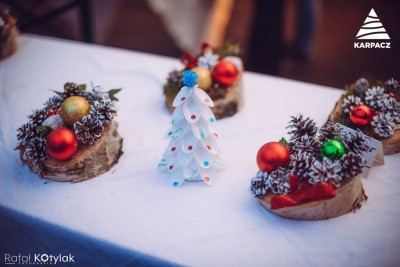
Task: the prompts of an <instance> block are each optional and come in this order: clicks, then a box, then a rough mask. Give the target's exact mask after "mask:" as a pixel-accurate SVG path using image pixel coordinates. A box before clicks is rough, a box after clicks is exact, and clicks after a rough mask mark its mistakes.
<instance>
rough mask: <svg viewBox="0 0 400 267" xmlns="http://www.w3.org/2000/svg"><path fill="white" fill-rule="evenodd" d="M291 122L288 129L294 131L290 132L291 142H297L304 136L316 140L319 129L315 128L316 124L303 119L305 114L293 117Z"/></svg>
mask: <svg viewBox="0 0 400 267" xmlns="http://www.w3.org/2000/svg"><path fill="white" fill-rule="evenodd" d="M291 118H292V119H291V120H290V122H289V126H288V127H286V128H289V129H292V130H290V131H289V132H288V134H289V135H291V137H290V141H292V142H297V141H298V140H300V138H301V137H302V136H303V135H306V134H307V135H308V136H309V137H310V138H314V137H315V135H316V133H317V128H316V126H315V122H314V121H313V120H312V119H310V118H306V119H303V114H299V115H297V116H291Z"/></svg>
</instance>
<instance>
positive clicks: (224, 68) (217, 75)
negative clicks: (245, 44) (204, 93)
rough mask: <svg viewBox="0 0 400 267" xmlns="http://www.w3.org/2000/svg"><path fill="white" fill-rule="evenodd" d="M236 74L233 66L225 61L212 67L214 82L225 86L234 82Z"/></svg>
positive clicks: (237, 72) (236, 71)
mask: <svg viewBox="0 0 400 267" xmlns="http://www.w3.org/2000/svg"><path fill="white" fill-rule="evenodd" d="M238 74H239V71H238V70H237V68H236V66H235V64H233V63H232V62H230V61H227V60H221V61H219V62H218V63H217V64H216V65H215V66H214V69H213V72H212V76H213V78H214V80H216V81H217V82H218V83H220V84H222V85H225V86H230V85H232V84H233V83H234V82H235V80H236V78H237V76H238Z"/></svg>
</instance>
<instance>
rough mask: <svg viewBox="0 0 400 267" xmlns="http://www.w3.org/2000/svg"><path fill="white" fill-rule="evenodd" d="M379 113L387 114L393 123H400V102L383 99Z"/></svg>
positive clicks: (392, 99) (389, 98)
mask: <svg viewBox="0 0 400 267" xmlns="http://www.w3.org/2000/svg"><path fill="white" fill-rule="evenodd" d="M381 111H383V112H385V113H389V114H390V115H391V116H392V117H393V119H394V123H399V122H400V102H398V101H396V99H394V98H393V97H388V98H385V99H383V101H382V107H381Z"/></svg>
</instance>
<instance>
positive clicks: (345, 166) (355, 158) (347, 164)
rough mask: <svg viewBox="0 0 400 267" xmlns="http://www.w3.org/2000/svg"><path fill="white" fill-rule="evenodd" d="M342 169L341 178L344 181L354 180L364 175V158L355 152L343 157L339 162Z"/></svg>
mask: <svg viewBox="0 0 400 267" xmlns="http://www.w3.org/2000/svg"><path fill="white" fill-rule="evenodd" d="M339 165H340V166H341V167H342V170H341V176H342V178H343V179H350V178H353V177H355V176H357V175H359V174H360V173H362V171H363V168H364V163H363V158H362V157H361V156H360V155H357V154H355V153H353V152H350V153H347V154H345V155H343V157H342V158H341V159H340V160H339Z"/></svg>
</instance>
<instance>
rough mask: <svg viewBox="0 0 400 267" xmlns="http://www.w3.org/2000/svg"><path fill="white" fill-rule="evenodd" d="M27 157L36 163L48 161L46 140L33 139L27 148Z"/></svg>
mask: <svg viewBox="0 0 400 267" xmlns="http://www.w3.org/2000/svg"><path fill="white" fill-rule="evenodd" d="M25 152H26V155H28V157H29V158H30V159H32V160H34V161H44V160H46V159H47V149H46V140H45V139H44V138H42V137H35V138H33V139H31V140H30V141H29V143H28V145H27V146H26V151H25Z"/></svg>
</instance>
